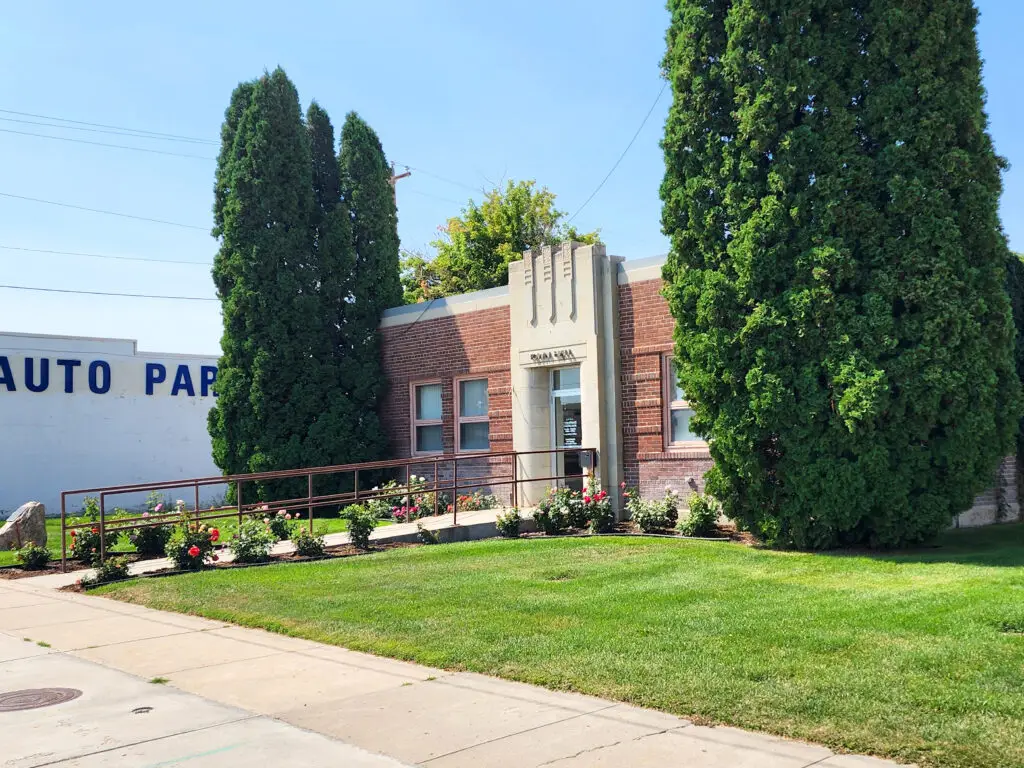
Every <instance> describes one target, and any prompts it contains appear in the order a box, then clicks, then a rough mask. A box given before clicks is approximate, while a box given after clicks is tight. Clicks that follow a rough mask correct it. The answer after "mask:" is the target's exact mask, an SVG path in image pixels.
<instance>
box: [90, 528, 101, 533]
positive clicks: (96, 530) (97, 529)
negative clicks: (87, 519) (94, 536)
mask: <svg viewBox="0 0 1024 768" xmlns="http://www.w3.org/2000/svg"><path fill="white" fill-rule="evenodd" d="M92 532H93V533H99V532H100V529H99V528H93V529H92Z"/></svg>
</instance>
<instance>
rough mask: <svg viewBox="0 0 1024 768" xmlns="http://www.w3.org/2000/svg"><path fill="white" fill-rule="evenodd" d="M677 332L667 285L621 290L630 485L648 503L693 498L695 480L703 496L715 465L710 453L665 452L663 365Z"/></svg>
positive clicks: (625, 442) (646, 284) (700, 450)
mask: <svg viewBox="0 0 1024 768" xmlns="http://www.w3.org/2000/svg"><path fill="white" fill-rule="evenodd" d="M674 328H675V321H674V320H673V319H672V315H671V314H670V313H669V310H668V302H666V301H665V299H664V298H663V297H662V295H661V280H644V281H642V282H634V283H627V284H626V285H620V286H619V348H620V355H621V368H620V375H621V377H622V439H623V456H622V458H623V464H624V467H623V469H624V472H625V479H626V483H627V484H628V485H630V486H637V487H638V488H639V489H640V492H641V494H642V495H643V496H645V497H648V498H660V497H661V496H663V495H664V493H665V488H666V487H671V488H672V489H673V490H675V491H678V492H679V493H681V494H683V495H684V496H685V495H688V494H689V493H691V492H692V487H691V485H690V483H689V481H690V480H691V479H692V480H693V481H694V482H695V483H696V485H697V488H698V489H699V490H703V489H704V473H705V472H707V471H708V470H709V469H710V468H711V463H712V462H711V457H710V455H709V454H708V451H707V449H706V448H691V449H687V450H678V449H677V450H673V451H666V450H665V442H666V439H665V404H664V396H665V381H664V376H665V369H664V365H663V363H662V361H663V359H664V356H665V355H666V354H667V353H669V352H671V351H672V331H673V329H674Z"/></svg>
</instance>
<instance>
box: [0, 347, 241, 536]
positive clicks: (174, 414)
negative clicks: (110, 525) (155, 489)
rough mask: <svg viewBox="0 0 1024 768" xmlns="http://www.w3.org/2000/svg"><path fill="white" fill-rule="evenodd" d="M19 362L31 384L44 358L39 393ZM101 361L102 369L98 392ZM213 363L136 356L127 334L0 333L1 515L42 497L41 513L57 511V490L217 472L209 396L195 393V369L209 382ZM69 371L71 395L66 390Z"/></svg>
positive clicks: (121, 502)
mask: <svg viewBox="0 0 1024 768" xmlns="http://www.w3.org/2000/svg"><path fill="white" fill-rule="evenodd" d="M26 358H28V359H31V360H32V366H33V373H34V377H35V380H34V382H33V383H34V385H35V386H36V388H37V389H38V388H39V387H40V386H41V384H42V381H41V378H40V374H41V369H42V367H43V363H42V361H43V360H44V359H45V360H48V363H47V366H48V369H49V383H48V386H47V387H46V389H45V390H44V391H40V392H33V391H30V389H29V387H28V386H27V382H26V381H25V376H26ZM57 360H79V361H81V365H80V366H77V367H70V366H67V365H65V366H61V365H58V364H57ZM5 362H6V365H5ZM103 363H106V364H107V365H108V366H109V372H110V382H109V389H108V390H107V391H106V392H101V391H102V390H103V389H104V386H105V383H106V382H105V375H104V374H105V366H104V365H103ZM216 365H217V358H214V357H200V356H192V355H173V354H161V353H155V352H139V351H138V350H137V349H136V342H134V341H131V340H126V339H88V338H78V337H71V336H40V335H29V334H17V333H0V511H12V510H14V509H16V508H17V507H18V506H20V505H21V504H23V503H25V502H26V501H40V502H42V503H43V504H45V505H46V511H47V514H48V515H51V514H59V513H60V492H61V491H62V490H68V489H72V488H85V487H94V486H104V485H123V484H128V483H141V482H156V481H161V480H174V479H179V478H185V477H198V476H211V475H218V474H220V472H219V470H218V469H217V467H216V466H215V465H214V463H213V459H212V458H211V452H210V437H209V435H208V434H207V431H206V416H207V412H208V411H209V410H210V407H211V406H212V405H213V403H214V398H213V394H212V392H210V391H209V386H208V385H207V387H206V389H207V392H206V394H205V395H204V394H203V391H202V390H203V387H202V375H203V366H206V367H207V371H206V374H207V379H209V378H210V376H211V371H210V370H209V368H211V367H213V368H215V367H216ZM147 366H152V367H151V368H150V374H149V379H150V380H151V381H150V382H149V387H148V388H149V389H150V390H151V392H152V394H147ZM156 366H163V368H164V370H165V371H166V379H165V380H164V381H162V382H158V381H156V380H155V379H157V378H159V370H160V369H159V367H156ZM90 367H92V369H93V376H92V379H93V381H92V382H91V384H92V387H90ZM68 371H70V373H71V378H72V380H71V388H72V391H71V392H67V391H65V388H66V387H65V385H66V381H65V377H66V373H67V372H68ZM183 371H187V373H184V372H183ZM8 373H9V374H10V376H8V375H7V374H8ZM176 379H177V381H176ZM188 379H190V380H191V381H190V382H189V381H188ZM189 383H191V386H192V389H193V390H194V394H191V395H190V394H189V391H188V389H189V387H188V384H189ZM175 384H177V387H175ZM12 387H13V388H14V389H13V391H12V389H11V388H12ZM93 390H97V391H93ZM175 391H176V393H175V394H172V392H175ZM222 492H223V488H215V489H211V491H210V493H211V494H212V493H222ZM183 493H184V492H183ZM204 500H205V499H204ZM137 501H138V499H127V498H125V499H118V500H116V501H113V502H111V503H112V505H113V504H116V505H127V504H128V503H132V502H137ZM189 501H190V502H191V497H189ZM0 519H2V516H0Z"/></svg>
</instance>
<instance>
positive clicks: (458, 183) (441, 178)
mask: <svg viewBox="0 0 1024 768" xmlns="http://www.w3.org/2000/svg"><path fill="white" fill-rule="evenodd" d="M395 164H396V165H400V166H402V167H403V168H408V169H409V170H410V171H416V173H422V174H423V175H424V176H430V177H431V178H432V179H437V180H438V181H443V182H445V183H446V184H454V185H455V186H456V187H464V188H466V189H468V190H469V191H470V192H483V190H482V189H481V188H480V187H472V186H470V185H469V184H463V183H462V182H461V181H455V179H449V178H446V177H444V176H439V175H438V174H436V173H431V172H430V171H424V170H423V169H422V168H416V167H415V166H412V165H408V164H406V163H400V162H398V161H397V160H396V161H395Z"/></svg>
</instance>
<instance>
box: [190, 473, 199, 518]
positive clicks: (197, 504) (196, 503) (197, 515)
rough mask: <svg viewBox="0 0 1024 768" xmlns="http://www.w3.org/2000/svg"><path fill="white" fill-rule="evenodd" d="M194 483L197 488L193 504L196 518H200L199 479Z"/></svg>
mask: <svg viewBox="0 0 1024 768" xmlns="http://www.w3.org/2000/svg"><path fill="white" fill-rule="evenodd" d="M192 485H193V486H194V488H195V502H194V503H193V505H192V506H193V507H194V508H195V511H196V520H198V519H199V481H198V480H196V481H195V482H194V483H193V484H192Z"/></svg>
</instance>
